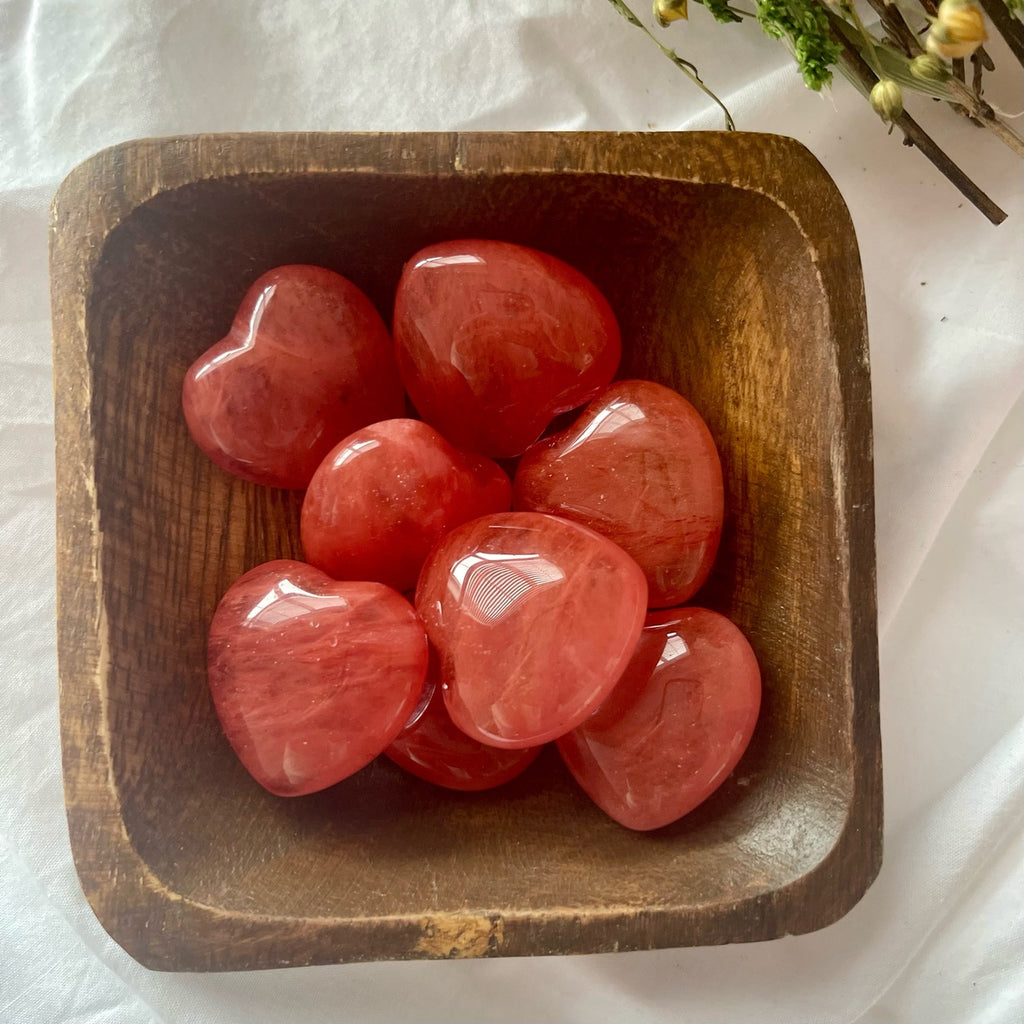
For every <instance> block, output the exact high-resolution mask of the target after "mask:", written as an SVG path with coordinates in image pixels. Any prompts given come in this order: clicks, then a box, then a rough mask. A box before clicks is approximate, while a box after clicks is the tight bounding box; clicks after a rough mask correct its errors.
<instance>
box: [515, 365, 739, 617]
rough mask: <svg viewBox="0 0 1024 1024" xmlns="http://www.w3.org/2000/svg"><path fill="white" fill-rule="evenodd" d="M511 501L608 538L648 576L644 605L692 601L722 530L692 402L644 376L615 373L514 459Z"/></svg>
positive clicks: (707, 449) (717, 479)
mask: <svg viewBox="0 0 1024 1024" xmlns="http://www.w3.org/2000/svg"><path fill="white" fill-rule="evenodd" d="M514 495H515V498H514V500H515V507H516V508H517V509H524V510H530V511H535V512H547V513H551V514H554V515H559V516H564V517H566V518H567V519H572V520H574V521H575V522H578V523H582V524H583V525H584V526H589V527H590V528H591V529H592V530H596V531H597V532H598V533H600V534H602V535H603V536H605V537H608V538H609V539H610V540H613V541H615V543H616V544H618V545H619V546H620V547H622V548H623V550H625V551H627V552H628V553H629V554H630V555H632V557H633V558H634V559H635V560H636V561H637V563H638V564H639V566H640V568H641V569H643V571H644V575H645V576H646V577H647V585H648V589H649V594H650V596H649V601H650V604H651V607H654V608H662V607H666V606H669V605H676V604H681V603H682V602H683V601H687V600H689V599H690V598H691V597H692V596H693V595H694V594H695V593H696V592H697V590H698V589H699V588H700V586H701V585H702V584H703V583H704V581H705V580H706V579H707V576H708V573H709V572H710V571H711V565H712V563H713V562H714V559H715V554H716V552H717V551H718V542H719V539H720V538H721V535H722V516H723V494H722V468H721V464H720V462H719V459H718V452H717V450H716V448H715V442H714V440H713V439H712V437H711V434H710V432H709V431H708V428H707V426H706V425H705V423H704V421H703V420H702V419H701V417H700V414H699V413H698V412H697V410H696V409H694V407H693V406H692V405H691V404H690V403H689V402H688V401H687V400H686V399H685V398H683V397H682V396H681V395H679V394H677V393H676V392H675V391H672V390H671V389H669V388H666V387H663V386H662V385H660V384H654V383H652V382H650V381H640V380H628V381H618V382H616V383H615V384H612V385H611V386H610V387H609V388H607V389H606V390H605V391H603V392H602V393H601V394H600V395H598V396H597V398H595V399H594V400H593V402H591V403H590V405H588V406H587V408H586V409H585V410H584V412H583V414H582V415H581V416H580V417H579V419H578V420H577V421H576V422H575V423H574V424H573V425H572V426H570V427H568V428H567V429H565V430H563V431H562V432H561V433H558V434H554V435H552V436H551V437H547V438H545V439H544V440H542V441H539V442H538V443H537V444H536V445H534V446H533V447H532V448H531V449H530V450H529V451H528V452H527V453H526V454H525V455H524V456H523V457H522V459H521V460H520V462H519V466H518V468H517V470H516V476H515V482H514Z"/></svg>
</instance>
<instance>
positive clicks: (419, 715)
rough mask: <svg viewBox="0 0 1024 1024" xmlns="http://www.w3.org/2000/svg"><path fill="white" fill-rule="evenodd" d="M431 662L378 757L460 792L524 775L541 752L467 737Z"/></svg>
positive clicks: (489, 785) (432, 660)
mask: <svg viewBox="0 0 1024 1024" xmlns="http://www.w3.org/2000/svg"><path fill="white" fill-rule="evenodd" d="M431 663H432V671H429V672H428V674H427V682H426V685H425V686H424V687H423V694H422V696H421V697H420V702H419V704H418V705H417V707H416V710H415V711H414V712H413V714H412V716H411V717H410V719H409V721H408V722H407V723H406V726H405V728H404V729H403V730H402V731H401V732H400V733H399V734H398V737H397V739H396V740H395V742H394V743H392V744H391V746H390V747H388V749H387V750H385V751H384V753H385V754H386V755H387V756H388V757H389V758H390V759H391V760H392V761H394V762H395V764H397V765H399V766H400V767H401V768H404V769H405V770H406V771H407V772H409V773H410V774H412V775H415V776H416V777H417V778H420V779H423V780H425V781H426V782H432V783H434V785H436V786H444V787H445V788H446V789H457V790H462V791H464V792H470V791H472V792H476V791H479V790H483V789H494V787H495V786H502V785H504V784H505V783H506V782H510V781H511V780H512V779H514V778H515V777H516V776H517V775H521V774H522V773H523V772H524V771H526V769H527V768H529V767H530V765H531V764H533V762H534V761H535V760H536V759H537V755H538V754H539V753H540V752H541V748H540V747H526V748H524V749H522V750H508V749H502V748H500V747H489V746H487V745H486V744H484V743H481V742H480V741H479V740H475V739H471V738H470V737H469V736H467V735H466V734H465V733H464V732H463V731H462V730H461V729H459V728H458V726H456V725H455V723H454V722H453V721H452V719H451V716H450V715H449V714H448V709H447V708H446V707H445V704H444V691H443V689H442V687H441V683H440V677H439V676H440V673H439V671H438V667H437V662H436V659H433V658H432V659H431Z"/></svg>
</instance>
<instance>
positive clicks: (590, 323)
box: [394, 240, 621, 458]
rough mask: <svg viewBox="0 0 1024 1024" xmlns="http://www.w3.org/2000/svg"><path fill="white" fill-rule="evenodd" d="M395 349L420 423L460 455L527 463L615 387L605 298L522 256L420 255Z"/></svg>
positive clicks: (614, 346) (412, 264)
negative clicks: (551, 435) (550, 434)
mask: <svg viewBox="0 0 1024 1024" xmlns="http://www.w3.org/2000/svg"><path fill="white" fill-rule="evenodd" d="M394 333H395V348H396V351H397V354H398V366H399V370H400V372H401V375H402V381H403V383H404V384H405V387H406V390H407V391H408V392H409V397H410V398H411V399H412V401H413V404H414V405H415V406H416V408H417V410H418V411H419V413H420V415H421V416H422V417H423V418H424V419H425V420H426V421H427V422H428V423H430V424H432V425H433V426H435V427H437V429H438V430H440V431H441V433H442V434H444V436H445V437H446V438H448V440H449V441H451V442H452V444H454V445H456V446H457V447H459V448H464V449H467V450H469V451H477V452H482V453H483V454H484V455H488V456H490V457H491V458H505V457H511V456H515V455H519V454H520V453H522V452H524V451H525V450H526V448H527V447H528V446H529V445H530V444H532V443H533V442H534V441H536V440H537V438H538V437H540V435H541V433H542V432H543V431H544V428H545V427H546V426H547V425H548V423H549V422H550V421H551V420H552V419H553V418H554V417H555V416H556V415H557V414H558V413H560V412H565V411H567V410H569V409H575V408H576V407H577V406H580V405H582V404H583V403H584V402H586V401H587V400H588V399H590V398H591V397H592V396H593V395H595V394H596V393H597V392H598V391H600V389H601V388H603V387H604V386H605V385H606V384H607V383H608V382H609V381H610V380H611V379H612V377H613V376H614V375H615V370H616V368H617V367H618V365H619V357H620V355H621V340H620V337H619V327H618V324H617V323H616V320H615V315H614V313H613V312H612V310H611V307H610V306H609V305H608V302H607V301H606V300H605V298H604V296H602V295H601V293H600V292H599V291H598V290H597V288H595V287H594V285H593V284H592V283H591V282H590V281H589V280H588V279H587V278H586V277H584V275H583V274H581V273H580V272H579V271H578V270H576V269H575V268H573V267H570V266H569V265H568V264H567V263H563V262H562V261H561V260H559V259H556V258H555V257H554V256H549V255H547V254H546V253H542V252H538V251H537V250H535V249H528V248H525V247H524V246H521V245H512V244H510V243H508V242H496V241H481V240H471V241H455V242H443V243H441V244H439V245H431V246H428V247H427V248H426V249H422V250H420V251H419V252H418V253H416V255H415V256H413V257H412V259H411V260H409V262H408V263H407V264H406V265H405V269H404V271H403V272H402V277H401V280H400V281H399V283H398V291H397V294H396V296H395V315H394Z"/></svg>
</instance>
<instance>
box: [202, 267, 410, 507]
mask: <svg viewBox="0 0 1024 1024" xmlns="http://www.w3.org/2000/svg"><path fill="white" fill-rule="evenodd" d="M182 407H183V409H184V412H185V420H186V422H187V423H188V428H189V430H190V431H191V433H192V437H193V438H194V439H195V441H196V443H197V444H198V445H199V447H200V448H202V450H203V451H204V452H205V453H206V454H207V455H208V456H209V457H210V458H211V459H213V461H214V462H216V463H217V465H219V466H220V467H221V468H222V469H226V470H227V471H228V472H230V473H234V474H236V475H237V476H240V477H243V478H244V479H246V480H251V481H252V482H253V483H258V484H268V485H270V486H271V487H289V488H303V487H305V486H306V484H307V483H309V478H310V477H311V476H312V475H313V472H314V471H315V470H316V468H317V466H319V465H320V462H321V461H322V460H323V458H324V456H325V455H326V454H327V453H328V452H329V451H330V450H331V449H332V448H333V447H334V446H335V445H336V444H337V443H338V442H339V441H341V440H342V439H343V438H345V437H346V436H347V435H349V434H351V433H352V431H353V430H356V429H358V428H359V427H363V426H366V425H367V424H368V423H374V422H375V421H377V420H384V419H389V418H391V417H393V416H401V415H402V413H403V412H404V410H405V396H404V395H403V393H402V386H401V383H400V381H399V379H398V369H397V366H396V365H395V360H394V353H393V347H392V344H391V339H390V337H389V335H388V331H387V327H385V325H384V322H383V320H381V318H380V315H379V314H378V312H377V310H376V309H375V308H374V307H373V304H372V303H371V302H370V300H369V299H368V298H367V297H366V296H365V295H364V294H363V293H362V292H361V291H360V290H359V289H358V288H357V287H356V286H355V285H354V284H352V282H351V281H348V280H346V279H345V278H344V277H342V276H341V275H340V274H335V273H334V272H333V271H330V270H326V269H324V268H323V267H310V266H303V265H295V266H285V267H277V268H276V269H274V270H270V271H268V272H267V273H266V274H264V275H263V276H262V277H261V278H259V280H258V281H256V283H255V284H254V285H253V286H252V287H251V288H250V289H249V291H248V292H246V295H245V298H244V299H243V301H242V305H241V306H240V307H239V310H238V313H237V314H236V315H235V319H234V322H233V323H232V325H231V329H230V330H229V331H228V333H227V335H226V336H225V337H224V338H222V339H221V340H220V341H219V342H217V344H215V345H213V346H212V347H211V348H209V349H207V351H206V352H204V353H203V354H202V355H201V356H200V357H199V358H198V359H197V360H196V361H195V362H194V363H193V364H192V366H191V367H189V370H188V372H187V373H186V374H185V381H184V384H183V386H182Z"/></svg>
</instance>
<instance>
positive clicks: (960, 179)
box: [829, 12, 1006, 224]
mask: <svg viewBox="0 0 1024 1024" xmlns="http://www.w3.org/2000/svg"><path fill="white" fill-rule="evenodd" d="M836 17H837V16H836V15H834V14H832V13H831V12H829V26H830V28H831V30H832V36H833V38H834V39H835V40H836V42H837V43H838V44H839V45H840V47H841V48H842V51H843V54H842V56H843V60H844V62H845V64H846V67H847V68H848V69H849V71H850V72H851V73H852V74H853V75H854V76H855V77H856V78H857V79H858V81H860V83H861V85H863V86H864V88H865V89H866V90H867V91H868V92H870V91H871V89H872V88H873V87H874V85H875V83H876V82H877V81H878V77H877V76H876V75H875V73H874V71H872V70H871V68H870V66H869V65H868V63H867V61H865V60H864V58H863V57H862V56H861V55H860V51H859V50H858V49H857V47H856V46H854V45H853V43H852V42H850V40H849V39H847V37H846V34H845V33H844V32H842V31H841V30H839V29H838V28H837V27H836V25H835V23H834V19H836ZM893 123H894V124H895V125H896V126H897V127H898V128H899V129H900V130H901V131H902V132H903V134H904V136H905V139H906V141H907V142H908V144H912V145H915V146H917V148H918V149H919V150H921V152H922V153H923V154H924V155H925V156H926V157H927V158H928V159H929V160H930V161H931V162H932V163H933V164H934V165H935V167H936V168H937V169H938V170H939V171H941V172H942V174H944V175H945V176H946V177H947V178H948V179H949V180H950V181H951V182H952V183H953V184H954V185H955V186H956V187H957V188H958V189H959V190H960V192H961V193H962V194H963V195H964V196H965V197H966V198H967V199H968V200H970V202H971V203H973V204H974V206H976V207H977V208H978V209H979V210H980V211H981V212H982V213H983V214H984V215H985V216H986V217H987V218H988V219H989V220H990V221H991V222H992V223H993V224H1001V223H1002V222H1003V221H1004V220H1006V212H1005V211H1004V210H1001V209H1000V208H999V207H998V206H997V205H996V204H995V203H994V202H992V200H991V199H990V198H989V197H988V196H987V195H986V194H985V193H984V192H982V190H981V189H980V188H978V186H977V185H975V184H974V182H973V181H971V179H970V178H968V177H967V175H966V174H964V172H963V171H962V170H960V168H959V167H958V166H957V165H956V164H955V163H954V162H953V161H952V160H951V159H950V158H949V157H948V156H947V155H946V153H945V152H944V151H943V150H942V148H941V147H940V146H939V145H937V144H936V142H935V141H934V139H932V137H931V136H930V135H928V133H927V132H926V131H925V130H924V129H923V128H922V127H921V126H920V125H919V124H918V123H917V122H916V121H915V120H914V119H913V118H912V117H911V116H910V115H909V114H908V113H907V112H906V111H903V112H902V113H901V114H900V115H899V117H897V118H896V119H895V121H894V122H893Z"/></svg>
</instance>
